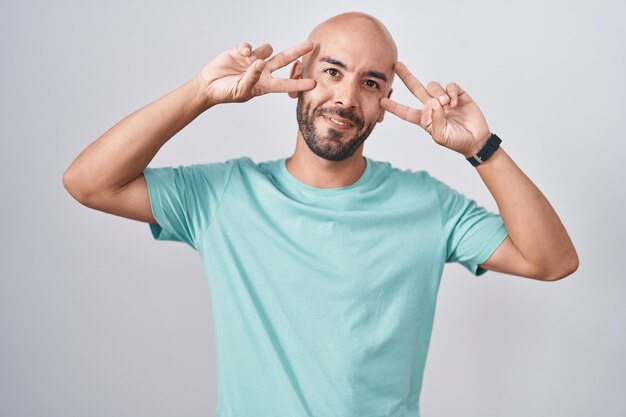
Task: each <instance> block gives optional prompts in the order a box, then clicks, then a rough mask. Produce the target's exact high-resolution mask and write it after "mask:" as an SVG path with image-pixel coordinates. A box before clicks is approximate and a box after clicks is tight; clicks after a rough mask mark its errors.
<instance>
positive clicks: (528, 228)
mask: <svg viewBox="0 0 626 417" xmlns="http://www.w3.org/2000/svg"><path fill="white" fill-rule="evenodd" d="M394 70H395V72H396V73H397V74H398V76H399V77H400V79H401V80H402V81H403V82H404V84H405V85H406V86H407V87H408V88H409V90H411V92H412V93H413V95H415V96H416V97H417V98H418V100H419V101H421V102H422V104H424V108H423V109H422V110H419V109H414V108H410V107H407V106H405V105H402V104H399V103H396V102H395V101H393V100H390V99H389V98H383V99H382V100H381V103H380V104H381V106H382V107H383V108H384V109H385V110H387V111H390V112H391V113H394V114H395V115H397V116H398V117H401V118H403V119H405V120H407V121H409V122H412V123H415V124H417V125H419V126H420V127H422V128H423V129H424V130H426V131H427V132H428V133H429V134H430V135H431V136H432V138H433V140H434V141H435V142H437V143H438V144H440V145H442V146H445V147H446V148H449V149H451V150H453V151H456V152H458V153H460V154H462V155H463V156H464V157H466V158H467V157H470V156H473V155H474V154H475V153H476V152H477V151H478V150H480V149H481V148H482V146H483V145H484V144H485V143H486V141H487V139H488V137H489V136H490V131H489V127H488V126H487V121H486V120H485V117H484V116H483V114H482V112H481V111H480V109H479V108H478V106H477V105H476V103H475V102H474V101H473V100H472V98H471V97H470V96H469V94H467V92H465V91H464V90H463V89H462V88H461V87H460V86H459V85H458V84H456V83H449V84H448V85H447V87H446V89H445V90H444V88H443V87H442V86H441V85H440V84H439V83H437V82H431V83H429V84H428V86H427V87H424V86H423V85H422V84H421V83H420V82H419V81H418V80H417V78H415V77H414V76H413V75H412V74H411V73H410V72H409V70H408V69H407V68H406V66H405V65H404V64H402V63H396V64H395V66H394ZM463 164H467V162H465V161H463ZM464 168H465V167H464ZM468 168H471V167H469V165H468ZM476 170H477V171H478V174H479V175H480V177H481V178H482V180H483V181H484V183H485V185H486V186H487V188H488V189H489V191H490V192H491V194H492V195H493V197H494V199H495V201H496V203H497V205H498V209H499V211H500V215H501V216H502V220H503V221H504V225H505V227H506V229H507V231H508V233H509V236H508V237H507V238H506V239H505V240H504V242H503V243H502V244H501V245H500V246H499V247H498V249H496V251H495V252H494V253H493V254H492V255H491V257H490V258H489V259H487V261H485V262H484V263H483V264H481V265H480V267H482V268H484V269H489V270H493V271H498V272H504V273H508V274H513V275H519V276H523V277H528V278H534V279H539V280H544V281H553V280H557V279H560V278H563V277H566V276H568V275H570V274H571V273H572V272H574V271H575V270H576V269H577V268H578V255H577V254H576V249H575V248H574V244H573V243H572V241H571V239H570V238H569V236H568V234H567V231H566V230H565V227H564V226H563V224H562V223H561V220H560V219H559V216H558V215H557V214H556V212H555V211H554V209H553V208H552V206H551V205H550V203H549V202H548V199H547V198H546V197H545V196H544V195H543V193H542V192H541V191H540V190H539V188H537V186H535V184H533V182H532V181H531V180H530V179H529V178H528V177H527V176H526V175H525V174H524V172H522V170H521V169H520V168H519V167H518V166H517V165H516V164H515V162H514V161H513V160H512V159H511V157H510V156H509V155H508V154H507V153H506V152H505V151H504V149H498V150H496V151H495V153H494V154H493V156H492V157H491V158H490V159H489V160H487V161H486V162H485V163H484V164H482V165H479V166H478V167H477V168H476Z"/></svg>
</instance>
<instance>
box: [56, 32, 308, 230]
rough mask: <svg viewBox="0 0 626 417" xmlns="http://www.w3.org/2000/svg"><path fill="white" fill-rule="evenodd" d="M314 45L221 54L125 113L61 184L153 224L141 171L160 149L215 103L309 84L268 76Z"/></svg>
mask: <svg viewBox="0 0 626 417" xmlns="http://www.w3.org/2000/svg"><path fill="white" fill-rule="evenodd" d="M312 48H313V44H312V43H311V41H305V42H302V43H301V44H299V45H297V46H295V47H293V48H291V49H288V50H286V51H284V52H281V53H279V54H276V55H275V56H273V57H271V58H270V56H271V55H272V47H271V46H270V45H268V44H263V45H261V46H259V47H258V48H256V49H254V50H253V49H252V47H251V45H249V44H240V45H237V46H236V47H235V48H233V49H231V50H229V51H226V52H223V53H221V54H219V55H218V56H217V57H215V58H214V59H213V60H212V61H211V62H209V63H208V64H207V65H206V66H205V67H204V68H203V69H202V70H201V71H200V73H198V74H197V75H196V76H194V77H193V78H192V79H191V80H189V81H187V82H186V83H185V84H183V85H182V86H180V87H178V88H176V89H175V90H173V91H171V92H170V93H168V94H166V95H165V96H163V97H161V98H159V99H157V100H155V101H154V102H152V103H150V104H148V105H146V106H144V107H142V108H141V109H139V110H137V111H135V112H133V113H132V114H130V115H128V116H126V117H125V118H124V119H122V120H121V121H120V122H118V123H117V124H115V125H114V126H113V127H111V128H110V129H109V130H107V131H106V132H104V133H103V134H102V135H101V136H100V137H99V138H98V139H96V140H95V141H94V142H92V143H91V144H90V145H89V146H87V148H85V149H84V150H83V151H82V152H81V153H80V154H79V155H78V156H77V157H76V159H75V160H74V161H73V162H72V164H71V165H70V166H69V167H68V168H67V170H66V171H65V173H64V175H63V184H64V186H65V188H66V189H67V191H68V192H69V193H70V194H71V195H72V196H73V197H74V198H75V199H76V200H78V201H79V202H80V203H81V204H83V205H85V206H88V207H91V208H94V209H97V210H101V211H105V212H108V213H111V214H116V215H120V216H123V217H127V218H131V219H135V220H140V221H145V222H151V223H156V221H155V219H154V217H153V215H152V212H151V210H150V204H149V199H148V190H147V186H146V182H145V179H144V177H143V170H144V169H145V168H146V167H147V166H148V164H149V163H150V161H151V160H152V159H153V158H154V156H155V155H156V153H157V152H158V151H159V149H161V147H162V146H163V145H164V144H165V143H166V142H167V141H168V140H170V139H171V138H172V137H173V136H174V135H175V134H176V133H178V132H179V131H180V130H182V129H183V128H184V127H185V126H187V125H188V124H189V123H191V121H193V120H194V119H195V118H196V117H198V116H199V115H200V114H201V113H203V112H204V111H205V110H207V109H209V108H210V107H212V106H214V105H217V104H220V103H229V102H244V101H247V100H250V99H251V98H252V97H255V96H258V95H262V94H266V93H274V92H294V91H304V90H310V89H312V88H313V87H314V86H315V82H314V81H313V80H309V79H301V80H288V79H279V78H274V77H272V75H271V73H272V72H273V71H275V70H276V69H278V68H281V67H283V66H285V65H287V64H289V63H290V62H292V61H294V60H296V59H298V58H299V57H300V56H302V55H304V54H306V53H308V52H310V51H311V50H312Z"/></svg>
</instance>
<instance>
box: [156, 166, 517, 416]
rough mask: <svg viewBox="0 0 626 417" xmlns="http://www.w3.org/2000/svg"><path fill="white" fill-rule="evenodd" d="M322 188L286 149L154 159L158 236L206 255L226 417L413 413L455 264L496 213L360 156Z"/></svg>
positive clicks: (475, 250) (497, 230)
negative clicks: (181, 160) (190, 159)
mask: <svg viewBox="0 0 626 417" xmlns="http://www.w3.org/2000/svg"><path fill="white" fill-rule="evenodd" d="M365 160H366V163H367V166H366V169H365V172H364V173H363V175H362V176H361V177H360V178H359V179H358V180H357V181H356V182H355V183H353V184H352V185H349V186H346V187H340V188H316V187H311V186H309V185H306V184H304V183H302V182H301V181H299V180H298V179H297V178H295V177H294V176H293V175H291V173H290V172H289V171H288V170H287V168H286V166H285V159H284V158H283V159H279V160H274V161H267V162H262V163H258V164H257V163H255V162H253V161H252V160H251V159H250V158H248V157H242V158H238V159H231V160H228V161H226V162H219V163H208V164H194V165H189V166H179V167H165V168H146V169H145V170H144V175H145V178H146V182H147V185H148V191H149V194H150V204H151V207H152V212H153V214H154V218H155V219H156V220H157V222H158V224H150V225H149V226H150V230H151V232H152V234H153V236H154V238H155V239H158V240H174V241H181V242H185V243H186V244H188V245H189V246H191V247H192V248H194V249H195V250H196V251H197V252H198V253H199V254H200V256H201V258H202V261H203V265H204V268H205V271H206V275H207V279H208V283H209V288H210V291H211V299H212V302H213V315H214V323H215V332H216V347H217V370H218V372H217V373H218V375H217V382H218V387H217V416H218V417H383V416H384V417H405V416H406V417H408V416H411V417H417V416H419V395H420V390H421V386H422V376H423V371H424V365H425V361H426V355H427V351H428V345H429V342H430V337H431V330H432V324H433V318H434V313H435V302H436V298H437V291H438V288H439V282H440V279H441V275H442V271H443V267H444V263H445V262H460V263H461V264H463V265H464V266H465V267H466V268H468V269H469V270H470V271H471V272H472V273H474V274H476V275H480V274H482V273H484V272H486V270H482V269H479V268H478V265H479V264H480V263H482V262H484V261H485V260H487V258H489V256H490V255H491V254H492V253H493V252H494V251H495V249H496V248H497V247H498V245H500V243H501V242H502V241H503V240H504V239H505V237H506V236H507V231H506V229H505V227H504V224H503V222H502V219H501V217H500V216H499V215H498V214H495V213H490V212H488V211H486V210H485V209H484V208H482V207H479V206H477V205H476V203H475V202H474V201H473V200H471V199H469V198H466V197H464V196H463V195H462V194H460V193H458V192H456V191H454V190H453V189H451V188H450V187H448V186H446V185H445V184H443V183H442V182H440V181H438V180H436V179H434V178H433V177H431V176H430V175H429V174H428V173H427V172H425V171H418V172H415V171H411V170H400V169H398V168H395V167H393V166H391V165H390V164H389V163H388V162H379V161H374V160H372V159H370V158H367V157H365Z"/></svg>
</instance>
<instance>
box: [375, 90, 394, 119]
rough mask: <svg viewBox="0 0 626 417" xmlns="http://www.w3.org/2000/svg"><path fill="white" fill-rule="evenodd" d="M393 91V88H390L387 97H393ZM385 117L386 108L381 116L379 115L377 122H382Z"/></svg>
mask: <svg viewBox="0 0 626 417" xmlns="http://www.w3.org/2000/svg"><path fill="white" fill-rule="evenodd" d="M391 93H393V88H390V89H389V94H387V98H391ZM384 118H385V110H381V112H380V116H378V120H377V121H376V122H377V123H380V122H382V121H383V119H384Z"/></svg>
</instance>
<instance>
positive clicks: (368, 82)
mask: <svg viewBox="0 0 626 417" xmlns="http://www.w3.org/2000/svg"><path fill="white" fill-rule="evenodd" d="M365 85H366V86H368V87H370V88H376V89H379V88H380V85H379V84H378V83H377V82H376V81H374V80H365Z"/></svg>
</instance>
